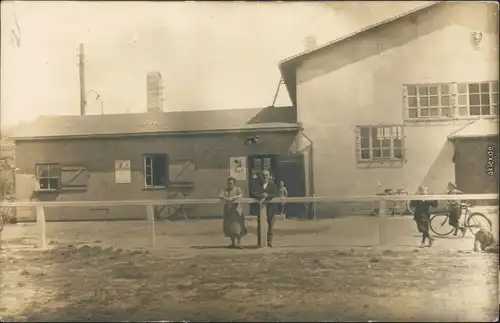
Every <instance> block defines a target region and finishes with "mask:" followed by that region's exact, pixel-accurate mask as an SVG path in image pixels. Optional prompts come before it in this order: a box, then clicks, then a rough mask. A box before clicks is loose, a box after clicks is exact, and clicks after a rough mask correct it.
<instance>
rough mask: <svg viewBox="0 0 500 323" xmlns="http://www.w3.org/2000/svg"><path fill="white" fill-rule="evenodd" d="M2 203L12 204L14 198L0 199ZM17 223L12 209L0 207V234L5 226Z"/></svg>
mask: <svg viewBox="0 0 500 323" xmlns="http://www.w3.org/2000/svg"><path fill="white" fill-rule="evenodd" d="M1 200H2V202H14V197H12V196H5V197H4V198H3V199H1ZM14 223H17V218H16V216H15V214H14V212H13V208H11V207H1V208H0V232H2V231H3V228H4V226H5V225H7V224H14Z"/></svg>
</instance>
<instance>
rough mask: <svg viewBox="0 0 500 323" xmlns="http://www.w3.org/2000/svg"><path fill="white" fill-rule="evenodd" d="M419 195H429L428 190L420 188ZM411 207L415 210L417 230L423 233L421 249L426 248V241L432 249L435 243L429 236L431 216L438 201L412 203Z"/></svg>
mask: <svg viewBox="0 0 500 323" xmlns="http://www.w3.org/2000/svg"><path fill="white" fill-rule="evenodd" d="M417 195H428V192H427V188H426V187H424V186H419V187H418V190H417ZM410 207H412V208H415V211H414V217H413V219H414V220H415V222H416V224H417V229H418V231H419V232H420V233H422V242H421V244H420V247H421V248H423V247H425V246H426V245H425V240H429V244H428V245H427V246H428V247H432V244H433V243H434V238H431V236H430V235H429V225H430V216H431V211H430V208H431V207H437V201H418V200H416V201H411V202H410Z"/></svg>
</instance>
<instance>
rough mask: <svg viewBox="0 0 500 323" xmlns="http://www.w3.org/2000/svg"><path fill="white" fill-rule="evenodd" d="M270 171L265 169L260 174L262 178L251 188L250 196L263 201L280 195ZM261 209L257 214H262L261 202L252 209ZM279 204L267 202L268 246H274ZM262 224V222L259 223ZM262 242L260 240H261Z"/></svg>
mask: <svg viewBox="0 0 500 323" xmlns="http://www.w3.org/2000/svg"><path fill="white" fill-rule="evenodd" d="M270 177H271V176H270V173H269V171H268V170H264V171H263V172H262V173H261V174H260V179H259V180H256V181H255V182H254V183H253V185H252V189H251V190H250V196H251V197H252V198H254V199H258V200H260V201H261V203H263V202H265V201H269V200H271V199H273V198H275V197H277V196H278V189H277V188H276V184H275V183H274V182H273V181H271V180H270ZM257 208H258V209H259V212H258V213H257V214H259V215H260V206H259V204H254V207H253V208H252V209H254V210H256V209H257ZM277 209H278V208H277V204H275V203H267V204H266V210H267V246H268V247H272V246H273V228H274V222H275V220H276V213H277ZM258 221H260V216H259V217H258ZM259 226H260V223H259ZM259 242H260V241H259Z"/></svg>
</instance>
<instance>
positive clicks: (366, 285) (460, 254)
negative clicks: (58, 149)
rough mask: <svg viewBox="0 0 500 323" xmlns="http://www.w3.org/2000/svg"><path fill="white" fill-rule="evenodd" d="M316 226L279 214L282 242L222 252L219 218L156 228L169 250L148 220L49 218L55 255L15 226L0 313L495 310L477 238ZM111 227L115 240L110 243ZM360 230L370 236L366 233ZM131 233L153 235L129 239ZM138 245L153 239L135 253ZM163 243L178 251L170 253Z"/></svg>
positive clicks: (206, 317)
mask: <svg viewBox="0 0 500 323" xmlns="http://www.w3.org/2000/svg"><path fill="white" fill-rule="evenodd" d="M352 221H359V220H352ZM364 221H365V223H366V221H367V220H364ZM318 222H320V221H318ZM318 222H303V223H298V221H288V220H286V221H282V222H280V223H279V224H278V226H279V228H280V230H279V231H277V232H278V233H279V234H280V235H281V238H280V240H278V241H277V246H276V247H275V248H273V249H255V248H254V247H252V246H253V245H254V244H255V241H254V238H255V237H252V234H250V235H249V236H248V237H247V239H246V241H247V242H246V248H245V249H243V250H229V249H225V248H224V245H225V244H227V241H226V240H225V239H224V238H223V237H221V233H220V228H219V226H220V224H219V223H217V221H210V222H206V223H198V224H196V225H195V224H193V223H191V224H185V223H184V224H183V223H178V224H171V223H170V224H165V225H164V227H163V228H162V225H159V227H158V231H159V232H158V237H159V240H158V241H159V242H157V243H159V244H160V247H159V248H157V249H155V250H151V251H148V250H147V249H146V248H145V246H147V243H148V239H147V230H145V227H139V226H136V225H134V224H130V223H129V224H127V223H125V222H122V223H120V224H115V225H114V226H113V225H111V224H109V225H107V224H104V223H95V222H94V223H92V224H90V223H87V224H84V225H82V224H75V223H72V224H52V223H49V224H48V227H47V229H48V239H49V240H50V241H51V242H52V243H51V245H50V247H51V248H50V249H49V250H46V251H42V250H39V249H38V250H37V249H36V248H33V246H34V244H36V242H37V241H36V239H37V236H36V234H37V230H36V227H33V226H29V225H18V226H16V227H11V228H8V229H7V230H6V231H5V232H4V233H5V235H6V237H7V238H6V239H5V240H6V244H5V246H4V249H3V250H1V251H0V318H2V319H3V320H5V321H14V320H21V321H28V320H31V321H33V320H35V321H49V320H50V321H76V320H79V321H82V320H96V321H110V320H113V321H118V320H120V321H121V320H127V321H138V320H176V321H179V320H192V321H193V320H196V321H304V320H308V321H346V320H349V321H360V320H361V321H366V320H378V321H381V320H389V321H419V320H420V321H462V322H464V321H493V320H494V319H495V318H496V317H497V316H498V308H499V307H498V305H499V302H498V291H499V289H498V256H497V255H494V254H477V253H472V252H471V251H470V248H471V247H472V245H471V243H472V241H471V238H470V237H466V238H463V239H459V240H456V241H455V242H453V241H452V239H448V240H447V239H442V240H439V241H437V242H436V245H437V247H436V248H434V247H433V248H424V249H419V248H416V247H415V246H416V245H417V244H418V237H416V236H415V230H414V227H413V226H412V225H411V221H410V222H408V221H405V220H395V221H392V222H391V224H390V225H389V232H388V235H389V236H391V237H390V239H389V241H388V244H387V245H386V246H383V247H377V246H376V244H377V241H376V237H377V236H378V234H372V235H369V238H366V237H365V238H361V237H358V240H356V239H355V238H356V237H357V236H353V234H352V233H351V234H349V233H346V231H348V230H347V228H348V227H349V228H352V227H353V225H354V224H355V222H349V221H348V220H345V221H333V222H323V223H318ZM196 226H199V228H198V229H194V227H196ZM103 227H106V228H107V230H110V231H111V232H113V233H114V237H115V239H114V240H112V239H108V240H106V239H105V238H106V237H105V234H104V231H105V230H104V229H102V228H103ZM188 227H189V228H191V229H190V230H188V229H187V228H188ZM367 227H368V228H370V226H367ZM391 227H392V228H393V230H396V231H394V232H392V233H391V229H390V228H391ZM85 228H86V229H87V230H85ZM99 228H101V229H99ZM119 228H121V231H120V230H119ZM125 228H129V229H130V230H131V231H129V232H125V231H124V230H125ZM181 228H184V229H185V232H182V230H181ZM355 228H357V229H356V230H354V231H353V232H357V233H359V232H361V235H363V234H362V233H363V232H362V231H363V230H368V229H361V228H359V225H358V226H357V227H355ZM249 229H250V230H249V231H251V232H253V230H255V227H254V224H253V223H249ZM371 229H372V231H373V228H371ZM89 230H90V232H87V231H89ZM92 230H93V233H92ZM133 230H137V232H139V231H140V232H145V233H144V236H141V237H140V239H139V238H137V237H134V238H136V240H134V239H127V238H131V235H130V232H134V231H133ZM21 232H26V234H25V235H24V236H23V235H21V236H20V234H21ZM61 232H62V234H61ZM111 232H107V235H106V236H108V237H109V236H113V235H112V234H111ZM367 232H368V231H367ZM370 232H371V231H370ZM395 232H397V233H401V234H402V235H404V237H398V236H397V234H395ZM98 233H99V234H98ZM163 233H164V234H163ZM175 233H177V236H176V235H175ZM342 233H344V236H342ZM120 234H121V235H120ZM361 235H360V236H361ZM363 236H366V234H365V235H363ZM64 237H66V238H64ZM96 237H97V238H96ZM161 237H164V238H165V239H167V238H166V237H170V238H169V239H170V240H161ZM89 239H90V240H89ZM91 239H100V240H91ZM176 239H177V240H176ZM183 239H184V240H183ZM349 239H350V241H352V243H351V246H349V245H348V242H349ZM130 240H134V243H137V242H139V241H143V242H144V243H143V246H139V248H136V250H132V248H131V245H132V243H130V244H129V245H127V244H126V243H125V241H129V242H130ZM188 241H190V245H189V244H188V245H185V246H184V247H183V248H181V247H180V244H181V243H186V242H188ZM306 241H309V244H307V243H303V242H306ZM85 242H86V243H85ZM166 243H169V244H171V247H172V248H161V245H162V244H166ZM71 244H72V245H71ZM362 244H368V245H366V246H362ZM296 245H302V247H301V248H298V247H296ZM120 246H121V248H123V249H124V250H121V249H117V248H119V247H120ZM450 246H455V247H456V248H450Z"/></svg>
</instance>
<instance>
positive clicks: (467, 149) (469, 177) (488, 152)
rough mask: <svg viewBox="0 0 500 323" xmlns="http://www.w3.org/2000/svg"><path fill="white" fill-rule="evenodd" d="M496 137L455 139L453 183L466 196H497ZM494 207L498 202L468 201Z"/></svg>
mask: <svg viewBox="0 0 500 323" xmlns="http://www.w3.org/2000/svg"><path fill="white" fill-rule="evenodd" d="M498 148H499V146H498V137H483V138H457V139H456V141H455V181H456V184H457V186H458V188H459V189H460V190H462V191H464V193H466V194H490V193H493V194H498V185H499V182H498V178H499V176H498ZM470 202H471V203H472V202H474V204H476V205H490V204H493V205H496V204H497V203H498V201H496V200H495V201H491V200H490V201H477V203H476V202H475V201H470Z"/></svg>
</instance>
